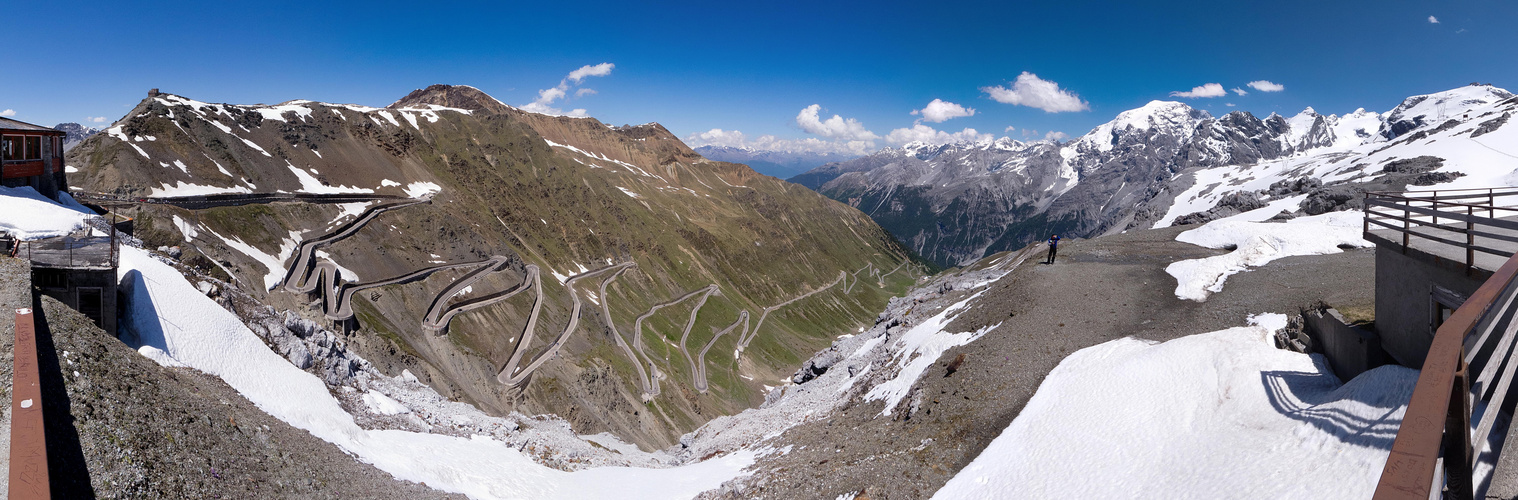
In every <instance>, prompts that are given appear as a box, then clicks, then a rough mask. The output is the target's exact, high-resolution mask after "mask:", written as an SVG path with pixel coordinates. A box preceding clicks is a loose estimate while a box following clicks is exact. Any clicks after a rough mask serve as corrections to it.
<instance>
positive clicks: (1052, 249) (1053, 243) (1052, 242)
mask: <svg viewBox="0 0 1518 500" xmlns="http://www.w3.org/2000/svg"><path fill="white" fill-rule="evenodd" d="M1048 243H1049V258H1048V259H1045V260H1044V263H1045V264H1053V263H1054V254H1056V253H1059V235H1057V234H1056V235H1053V236H1050V237H1049V241H1048Z"/></svg>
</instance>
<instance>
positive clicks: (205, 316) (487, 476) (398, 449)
mask: <svg viewBox="0 0 1518 500" xmlns="http://www.w3.org/2000/svg"><path fill="white" fill-rule="evenodd" d="M119 273H120V278H121V280H122V287H123V291H124V293H125V294H126V297H127V300H126V303H125V304H124V307H123V309H124V310H125V314H124V316H125V317H124V320H123V321H122V328H123V329H124V330H125V333H126V335H125V337H126V338H128V339H129V340H134V341H133V342H131V343H132V344H133V345H134V347H138V348H139V350H140V351H142V352H144V353H145V355H148V357H150V358H152V359H154V360H155V361H158V362H159V363H160V364H165V365H172V364H175V363H178V364H183V365H187V366H189V367H192V368H195V369H198V370H201V371H204V372H206V373H209V374H212V375H215V376H218V377H221V379H222V380H224V381H226V382H227V384H228V385H230V386H232V388H234V389H236V390H237V391H238V392H239V393H241V394H242V395H243V396H245V397H247V398H248V400H250V401H252V402H253V403H254V404H256V405H258V407H259V408H260V409H262V410H263V411H265V412H268V413H269V414H270V415H273V416H274V417H276V418H279V419H280V420H283V421H285V422H288V423H290V424H291V425H293V426H295V427H297V428H300V429H304V430H306V431H308V432H310V433H311V434H312V435H314V436H316V437H318V438H321V439H322V440H324V441H327V442H330V443H333V444H335V445H337V446H339V447H340V448H342V449H343V450H345V451H347V452H349V453H352V454H354V455H356V456H358V458H359V459H360V460H363V461H365V462H368V463H371V464H374V465H375V466H376V467H378V468H379V469H380V470H383V471H385V472H388V473H390V474H392V475H394V476H395V477H396V478H399V479H403V480H408V481H415V482H425V483H427V485H429V486H432V487H434V488H437V489H440V490H443V491H450V492H458V493H465V494H468V495H469V496H471V497H475V498H576V499H578V498H627V499H638V498H690V497H693V496H695V495H696V494H698V493H700V492H702V491H706V490H710V489H713V488H716V487H717V486H719V485H720V484H722V483H723V482H725V481H728V480H730V479H733V478H735V477H738V476H739V475H741V474H743V469H744V468H745V467H748V466H749V465H750V464H752V463H753V462H754V458H755V456H756V453H755V452H752V451H737V452H734V453H730V454H728V455H726V456H723V457H720V458H714V459H711V460H707V461H705V462H701V463H696V464H692V465H687V466H683V467H677V468H669V469H644V468H633V467H600V468H594V469H587V470H581V471H577V472H564V471H560V470H557V469H552V468H549V467H545V466H543V465H540V464H538V463H537V462H534V461H533V460H532V459H531V458H529V457H528V456H526V455H524V454H523V453H521V452H519V451H517V450H516V449H515V448H512V447H509V446H507V445H506V444H505V443H503V442H501V441H497V440H495V439H492V438H489V437H485V436H472V437H470V438H461V437H453V436H445V435H438V434H424V433H417V432H407V431H397V430H377V431H371V430H365V429H362V428H360V427H359V426H358V425H357V424H356V423H355V422H354V419H353V416H352V415H350V414H348V413H347V412H345V411H343V409H342V407H341V406H340V405H339V404H338V402H337V400H336V399H334V398H333V396H332V394H331V393H330V392H329V391H328V389H327V386H326V385H325V384H324V383H322V381H321V380H319V379H317V378H316V376H314V375H311V374H309V373H307V372H304V371H301V370H300V369H298V368H296V367H295V366H293V365H291V364H290V363H289V362H288V361H286V360H285V359H284V358H282V357H280V356H279V355H278V354H276V353H274V352H273V351H271V350H270V349H269V348H268V347H267V346H265V345H264V344H263V342H262V341H261V340H259V339H258V337H257V336H255V335H254V333H253V332H252V331H251V330H249V329H248V327H247V326H245V325H244V324H243V323H242V321H241V320H240V319H239V318H238V317H237V316H236V315H234V314H232V313H231V312H228V311H226V310H225V309H222V308H221V306H219V305H217V304H216V303H215V302H214V301H212V300H211V299H209V298H207V297H206V296H205V295H203V294H202V293H201V292H200V291H199V290H196V289H195V287H194V286H193V285H191V284H190V283H189V282H188V281H186V280H185V279H184V277H183V276H181V275H180V274H179V272H178V271H176V270H175V269H174V268H173V267H171V266H169V265H168V264H165V263H163V262H160V261H158V260H157V259H156V258H155V257H153V256H152V255H150V254H148V253H147V252H146V251H144V250H141V249H137V248H130V247H123V248H122V251H121V267H120V270H119ZM375 402H376V403H378V404H379V405H381V406H386V407H389V408H387V409H396V408H394V407H391V406H390V405H389V404H388V402H386V401H380V400H377V399H376V400H375Z"/></svg>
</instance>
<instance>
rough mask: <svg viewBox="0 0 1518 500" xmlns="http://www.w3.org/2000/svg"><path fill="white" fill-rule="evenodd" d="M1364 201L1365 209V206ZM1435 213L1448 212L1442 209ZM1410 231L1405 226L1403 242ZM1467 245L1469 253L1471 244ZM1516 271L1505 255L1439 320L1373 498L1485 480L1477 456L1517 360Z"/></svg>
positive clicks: (1465, 489)
mask: <svg viewBox="0 0 1518 500" xmlns="http://www.w3.org/2000/svg"><path fill="white" fill-rule="evenodd" d="M1487 196H1488V195H1487V194H1482V195H1481V197H1482V198H1485V197H1487ZM1493 196H1495V193H1494V194H1493ZM1440 203H1443V201H1440ZM1459 206H1467V205H1459ZM1366 207H1367V211H1368V210H1369V208H1370V205H1369V204H1367V205H1366ZM1492 208H1493V209H1494V211H1495V210H1496V209H1497V207H1492ZM1413 211H1415V210H1413ZM1456 215H1460V216H1463V217H1465V218H1463V219H1457V220H1460V221H1463V222H1467V223H1468V224H1471V223H1474V222H1475V221H1476V220H1477V218H1476V217H1474V216H1473V215H1471V214H1470V213H1469V212H1467V213H1465V214H1458V213H1457V214H1456ZM1439 216H1440V217H1449V216H1448V215H1447V214H1445V213H1440V214H1439ZM1367 219H1369V215H1367ZM1406 219H1407V218H1404V220H1406ZM1486 219H1488V220H1496V219H1491V218H1486ZM1501 222H1506V221H1501ZM1467 230H1468V231H1469V228H1468V229H1467ZM1409 234H1410V233H1409V232H1406V231H1404V232H1403V237H1404V241H1406V240H1405V238H1407V237H1408V235H1409ZM1414 234H1415V233H1414ZM1467 234H1470V233H1467ZM1404 245H1405V243H1404ZM1466 248H1467V253H1468V254H1469V253H1470V252H1471V251H1472V250H1473V249H1472V247H1471V246H1467V247H1466ZM1467 265H1469V261H1468V263H1467ZM1515 276H1518V257H1514V258H1509V259H1508V260H1507V262H1506V263H1504V264H1503V265H1502V267H1500V268H1499V269H1498V270H1497V272H1496V273H1495V274H1493V275H1492V276H1491V277H1490V278H1488V279H1487V280H1486V282H1485V283H1483V284H1482V285H1481V287H1480V288H1478V289H1477V290H1476V292H1475V293H1473V294H1471V296H1470V298H1469V299H1466V301H1465V303H1464V304H1463V305H1461V306H1460V307H1459V308H1458V309H1456V310H1455V312H1454V314H1453V315H1451V316H1450V318H1449V319H1448V320H1446V321H1445V322H1444V323H1443V324H1442V325H1440V326H1439V329H1438V331H1437V332H1436V333H1435V334H1434V339H1433V342H1432V345H1431V346H1430V347H1429V350H1428V357H1427V358H1425V360H1424V362H1423V368H1422V372H1421V374H1420V375H1419V376H1418V383H1417V385H1416V386H1415V387H1414V389H1413V395H1412V400H1411V401H1410V402H1409V403H1408V408H1407V411H1406V413H1405V414H1404V416H1403V418H1402V424H1401V427H1400V429H1399V430H1398V432H1397V438H1396V440H1395V441H1394V442H1393V443H1392V449H1391V454H1390V455H1389V456H1388V457H1387V460H1386V467H1385V468H1384V469H1383V470H1382V473H1381V479H1380V482H1379V483H1378V484H1377V485H1376V493H1375V498H1377V499H1414V498H1416V499H1419V500H1423V499H1428V498H1437V497H1439V496H1445V497H1452V498H1460V499H1469V498H1472V496H1473V495H1474V494H1475V492H1476V491H1477V488H1479V487H1482V486H1483V485H1481V484H1477V483H1475V482H1474V481H1473V477H1472V472H1473V471H1474V469H1475V465H1476V463H1475V460H1476V459H1477V457H1478V456H1479V455H1480V453H1481V452H1482V445H1483V444H1485V443H1487V442H1488V439H1489V437H1490V436H1491V434H1492V431H1493V426H1494V425H1495V424H1496V422H1497V416H1498V414H1499V413H1501V408H1502V406H1503V404H1504V403H1505V399H1506V398H1507V395H1508V392H1509V389H1510V388H1511V387H1512V382H1513V378H1514V371H1515V369H1518V359H1514V358H1513V355H1514V347H1515V342H1514V340H1515V337H1518V320H1515V319H1518V318H1515V317H1514V316H1515V315H1514V312H1515V310H1518V307H1515V300H1514V299H1515V298H1518V282H1515V280H1514V277H1515ZM1494 333H1496V334H1497V335H1493V334H1494ZM1473 365H1474V366H1476V367H1479V369H1480V374H1479V375H1478V376H1477V377H1476V378H1475V379H1474V381H1473V380H1472V379H1471V376H1470V372H1469V370H1470V369H1471V367H1472V366H1473ZM1499 370H1500V372H1499ZM1477 402H1484V403H1486V404H1485V410H1484V411H1483V412H1482V414H1481V415H1480V421H1479V422H1478V425H1477V426H1476V428H1475V431H1474V432H1472V430H1471V425H1470V424H1471V418H1472V414H1471V412H1472V409H1473V408H1474V407H1475V403H1477ZM1496 451H1498V452H1500V450H1496Z"/></svg>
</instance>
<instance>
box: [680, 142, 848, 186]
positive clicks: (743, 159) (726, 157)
mask: <svg viewBox="0 0 1518 500" xmlns="http://www.w3.org/2000/svg"><path fill="white" fill-rule="evenodd" d="M695 149H696V152H697V153H700V154H701V156H705V157H707V158H710V159H713V160H717V161H728V162H733V163H742V164H744V165H748V166H749V168H752V169H754V171H756V172H759V173H761V174H764V175H768V176H771V177H778V178H781V179H785V178H788V177H792V176H795V175H797V174H800V173H803V172H806V171H808V170H811V169H813V168H817V167H819V166H822V165H826V164H828V163H834V162H840V161H847V160H851V159H854V158H858V156H857V155H851V154H844V153H813V152H807V151H760V150H755V149H750V148H735V147H729V146H700V147H697V148H695Z"/></svg>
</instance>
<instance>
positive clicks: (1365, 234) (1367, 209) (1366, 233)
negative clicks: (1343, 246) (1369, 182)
mask: <svg viewBox="0 0 1518 500" xmlns="http://www.w3.org/2000/svg"><path fill="white" fill-rule="evenodd" d="M1363 196H1364V198H1362V202H1361V203H1360V206H1361V207H1364V209H1363V210H1365V217H1364V218H1362V219H1360V220H1361V222H1360V224H1361V225H1363V226H1365V230H1364V231H1362V233H1361V234H1360V237H1361V238H1369V237H1370V191H1366V192H1365V194H1364V195H1363Z"/></svg>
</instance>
